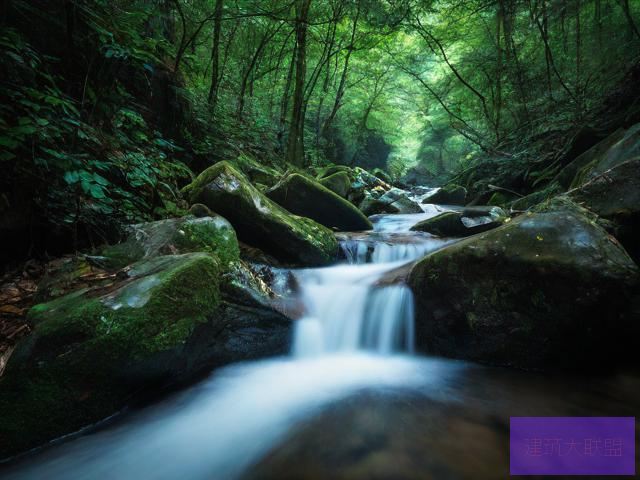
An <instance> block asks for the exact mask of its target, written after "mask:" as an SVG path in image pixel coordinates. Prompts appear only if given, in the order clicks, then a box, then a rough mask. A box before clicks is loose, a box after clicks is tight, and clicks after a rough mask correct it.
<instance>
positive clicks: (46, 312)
mask: <svg viewBox="0 0 640 480" xmlns="http://www.w3.org/2000/svg"><path fill="white" fill-rule="evenodd" d="M156 265H160V263H159V262H156ZM139 270H140V271H145V270H146V269H145V268H140V269H139ZM151 270H152V271H151V272H150V273H149V274H148V275H145V276H143V277H141V278H136V279H134V280H133V281H130V282H124V284H123V285H122V286H120V287H119V288H118V289H116V290H115V291H113V292H110V293H108V294H105V293H103V294H101V295H96V292H91V291H86V290H83V291H79V292H75V293H73V294H70V295H68V296H66V297H62V298H60V299H57V300H55V301H52V302H49V303H47V304H43V305H37V306H35V307H34V308H33V309H31V311H30V312H29V319H30V321H31V322H32V323H33V324H34V325H35V328H34V332H33V333H32V335H31V336H29V337H27V338H26V339H25V340H24V341H23V342H21V344H19V346H18V348H17V350H16V352H15V354H14V356H13V357H12V359H11V362H10V364H9V366H8V369H7V374H6V375H5V377H4V378H3V379H2V381H1V382H0V409H2V412H3V415H2V416H0V430H1V431H2V432H3V435H2V438H1V439H0V456H1V455H2V454H7V453H12V452H15V451H19V450H22V449H24V448H28V447H31V446H34V445H36V444H38V443H41V442H42V441H45V440H48V439H50V438H52V437H55V436H58V435H61V434H64V433H68V432H70V431H73V430H75V429H77V428H80V427H81V426H83V425H86V424H87V423H90V422H92V421H95V420H98V419H100V418H102V417H104V416H106V415H109V414H110V413H113V412H114V411H116V410H117V409H118V408H120V407H121V406H122V405H123V403H124V402H125V400H126V398H127V396H128V395H130V394H131V393H132V392H133V391H135V390H137V389H139V388H141V387H144V386H145V384H148V383H149V382H153V381H155V380H156V379H157V380H159V379H161V378H162V377H163V376H164V375H166V374H167V372H168V371H169V370H170V369H171V368H173V362H172V361H171V360H170V358H172V356H173V355H176V354H177V352H179V351H180V350H181V349H182V348H183V346H184V344H185V342H186V341H187V339H188V338H189V337H190V336H191V334H192V333H193V332H194V329H195V328H196V326H197V325H199V324H202V323H204V322H206V321H208V320H207V319H208V316H210V315H211V314H212V313H213V312H214V311H215V309H216V307H217V306H218V303H219V299H220V294H219V288H218V287H219V285H218V282H219V279H220V278H221V273H220V266H219V263H218V261H217V260H216V259H215V258H214V257H213V256H211V255H208V254H205V253H194V254H187V255H179V256H173V257H172V258H171V259H170V260H168V261H167V262H166V263H165V264H164V268H162V269H159V270H158V269H157V268H156V269H155V271H154V269H153V268H152V269H151ZM167 355H169V356H168V357H167ZM5 432H7V434H6V435H5Z"/></svg>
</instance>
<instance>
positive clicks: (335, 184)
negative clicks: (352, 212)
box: [319, 172, 351, 198]
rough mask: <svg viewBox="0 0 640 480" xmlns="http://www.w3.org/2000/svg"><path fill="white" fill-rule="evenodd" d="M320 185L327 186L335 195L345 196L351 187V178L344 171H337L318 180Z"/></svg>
mask: <svg viewBox="0 0 640 480" xmlns="http://www.w3.org/2000/svg"><path fill="white" fill-rule="evenodd" d="M319 183H320V185H322V186H323V187H326V188H328V189H329V190H331V191H332V192H333V193H335V194H336V195H340V196H341V197H342V198H346V197H347V194H348V193H349V189H350V188H351V179H350V178H349V175H348V174H347V173H346V172H337V173H334V174H333V175H329V176H328V177H324V178H322V179H321V180H319Z"/></svg>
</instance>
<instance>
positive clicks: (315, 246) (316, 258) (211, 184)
mask: <svg viewBox="0 0 640 480" xmlns="http://www.w3.org/2000/svg"><path fill="white" fill-rule="evenodd" d="M184 193H185V194H186V195H188V197H189V199H190V200H191V202H192V203H203V204H204V205H206V206H207V207H209V208H211V209H212V210H214V211H215V212H217V213H219V214H221V215H224V217H225V218H227V219H228V220H229V221H230V222H231V224H232V225H233V227H234V228H235V230H236V233H237V234H238V237H239V238H240V239H241V240H242V241H244V242H245V243H248V244H249V245H254V246H256V247H259V248H262V249H263V250H265V251H266V252H267V253H269V254H272V255H274V256H275V257H277V258H279V259H281V260H284V261H288V262H294V263H298V264H304V265H323V264H327V263H329V262H331V261H332V260H333V259H334V258H335V256H336V253H337V250H338V244H337V241H336V239H335V237H334V235H333V233H332V232H331V231H330V230H329V229H327V228H326V227H324V226H322V225H320V224H318V223H316V222H315V221H313V220H311V219H309V218H304V217H298V216H295V215H292V214H291V213H290V212H288V211H287V210H285V209H284V208H282V207H281V206H280V205H278V204H277V203H275V202H273V201H272V200H271V199H269V198H268V197H266V196H265V195H263V194H262V193H261V192H260V191H259V190H258V189H256V188H255V187H254V186H253V185H251V183H249V181H248V180H247V178H246V177H245V176H244V175H243V174H241V173H240V172H238V171H237V170H236V169H235V168H233V167H232V166H231V165H230V164H229V163H227V162H219V163H217V164H215V165H214V166H212V167H209V168H208V169H207V170H205V171H204V172H202V173H201V174H200V175H199V176H198V177H197V178H196V179H195V180H194V181H193V183H191V184H190V185H188V186H187V187H185V188H184ZM332 195H333V194H332Z"/></svg>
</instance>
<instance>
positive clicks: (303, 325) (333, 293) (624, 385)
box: [0, 206, 640, 480]
mask: <svg viewBox="0 0 640 480" xmlns="http://www.w3.org/2000/svg"><path fill="white" fill-rule="evenodd" d="M439 211H440V210H439V209H438V208H436V207H434V206H425V213H423V214H410V215H377V216H374V217H372V221H373V222H374V225H375V229H374V230H373V231H372V232H365V233H341V234H339V239H340V245H341V249H342V253H343V256H344V258H345V260H344V261H343V262H341V263H339V264H337V265H334V266H330V267H325V268H313V269H300V270H293V271H292V272H291V273H292V274H293V276H294V277H295V279H296V283H297V284H298V285H299V288H298V291H297V293H296V295H297V297H298V301H299V302H301V304H302V305H303V306H304V315H303V317H302V318H301V319H300V320H298V321H297V322H296V325H295V329H294V338H293V345H292V351H291V355H290V356H288V357H281V358H273V359H266V360H260V361H254V362H246V363H241V364H235V365H231V366H228V367H225V368H222V369H218V370H216V371H214V372H213V373H212V374H211V375H210V376H209V377H208V378H206V379H203V380H202V381H200V382H199V383H197V384H196V385H194V386H192V387H190V388H188V389H185V390H183V391H181V392H178V393H175V394H173V395H171V396H170V397H169V398H166V399H164V400H162V401H161V402H159V403H157V404H154V405H151V406H147V407H145V408H141V409H138V410H134V411H131V412H129V413H127V414H124V415H122V416H121V417H119V418H117V419H116V420H115V421H114V422H112V423H111V424H110V425H107V426H104V427H102V428H99V429H96V430H95V431H92V432H89V433H87V434H84V435H80V436H77V437H75V438H73V439H71V440H69V441H64V442H60V443H58V444H56V445H52V446H51V447H49V448H46V449H43V450H40V451H38V452H35V453H33V454H30V455H27V456H24V457H22V458H21V459H18V461H17V462H15V463H14V464H13V465H10V466H8V467H6V468H5V471H4V472H2V473H0V476H2V478H8V479H34V480H35V479H44V478H46V479H48V480H63V479H64V480H68V479H78V480H80V479H83V480H84V479H86V480H89V479H91V480H96V479H118V480H129V479H131V480H147V479H154V480H165V479H166V480H176V479H189V480H199V479H212V480H218V479H224V480H226V479H236V478H245V479H253V478H261V479H263V478H269V479H271V478H272V479H286V478H290V479H306V478H308V479H322V478H338V479H342V478H344V479H359V478H363V479H365V478H366V479H389V478H408V479H413V478H416V479H423V478H425V479H426V478H501V477H506V476H508V467H509V458H508V455H509V451H508V448H509V447H508V441H509V439H508V433H509V416H516V415H517V416H527V415H529V416H569V415H574V416H580V415H584V416H591V415H601V416H607V415H610V416H633V415H635V412H634V406H635V405H638V404H640V380H639V379H638V378H637V377H635V376H633V375H630V374H625V373H616V374H612V375H610V376H607V377H597V378H593V377H588V376H584V377H580V376H578V377H576V376H575V375H574V376H571V377H567V376H563V375H562V374H546V375H544V374H541V373H533V372H522V371H516V370H507V369H501V368H492V367H485V366H481V365H477V364H473V363H469V362H464V361H457V360H450V359H444V358H438V357H428V356H424V355H418V354H416V353H414V338H413V337H414V335H413V331H414V324H413V322H414V312H413V297H412V293H411V291H410V290H409V289H408V288H407V287H406V286H405V285H404V284H403V283H402V282H401V281H399V280H398V278H399V277H398V276H395V275H394V272H395V271H398V270H399V269H400V270H402V268H404V267H406V265H407V264H408V263H410V262H413V261H415V260H416V259H419V258H421V257H423V256H424V255H425V254H427V253H429V252H432V251H434V250H437V249H439V248H442V247H443V246H445V245H446V244H448V243H450V242H452V241H455V240H452V239H438V238H436V237H432V236H430V235H428V234H425V233H419V232H410V230H409V229H410V227H411V226H412V225H413V224H415V223H417V222H418V221H421V220H424V219H425V218H428V217H429V216H433V215H435V214H437V213H439Z"/></svg>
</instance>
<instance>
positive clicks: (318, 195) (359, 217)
mask: <svg viewBox="0 0 640 480" xmlns="http://www.w3.org/2000/svg"><path fill="white" fill-rule="evenodd" d="M267 196H268V197H269V198H270V199H271V200H273V201H275V202H277V203H278V204H280V205H282V206H283V207H284V208H286V209H287V210H288V211H290V212H292V213H295V214H296V215H302V216H305V217H309V218H311V219H313V220H315V221H316V222H318V223H320V224H322V225H324V226H325V227H329V228H335V229H337V230H341V231H357V230H371V229H372V228H373V226H372V225H371V222H370V221H369V220H368V219H367V217H365V216H364V215H363V214H362V212H361V211H360V210H358V208H357V207H356V206H355V205H353V204H352V203H351V202H349V201H348V200H345V199H344V198H342V197H340V196H339V195H336V194H335V193H333V192H332V191H331V190H329V189H328V188H325V187H323V186H322V185H321V184H320V183H318V182H316V181H314V180H312V179H310V178H308V177H305V176H303V175H300V174H298V173H294V174H291V175H289V176H287V177H286V178H284V179H283V180H282V181H281V182H280V183H278V184H277V185H276V186H275V187H274V188H272V189H271V190H269V192H267Z"/></svg>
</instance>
